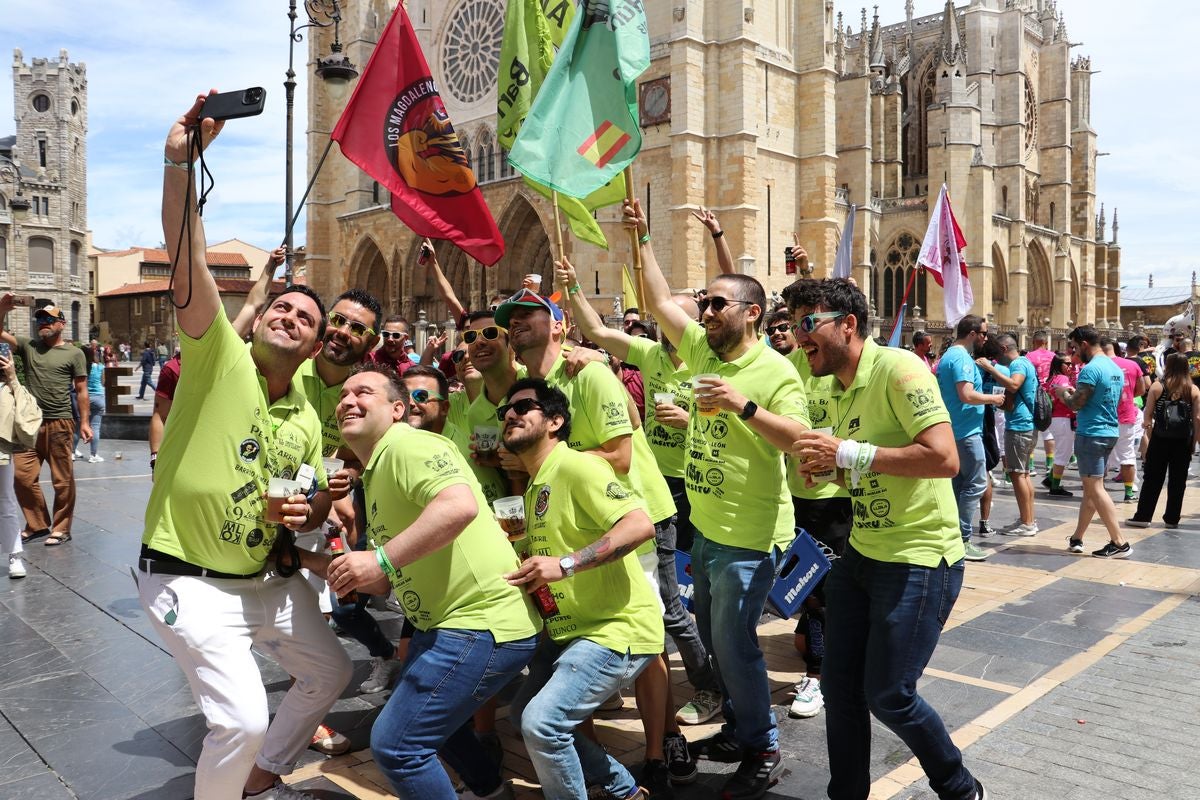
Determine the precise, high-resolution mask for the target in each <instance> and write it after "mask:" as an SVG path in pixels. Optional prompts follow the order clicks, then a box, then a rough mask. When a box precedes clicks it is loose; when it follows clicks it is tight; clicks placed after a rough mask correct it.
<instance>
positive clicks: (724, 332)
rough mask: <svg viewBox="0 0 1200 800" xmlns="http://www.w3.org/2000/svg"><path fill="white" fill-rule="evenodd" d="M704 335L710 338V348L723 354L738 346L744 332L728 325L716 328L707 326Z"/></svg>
mask: <svg viewBox="0 0 1200 800" xmlns="http://www.w3.org/2000/svg"><path fill="white" fill-rule="evenodd" d="M704 337H705V338H706V339H707V340H708V346H709V348H711V349H712V351H713V352H714V353H716V354H717V355H722V354H723V353H728V352H730V351H731V350H733V349H734V348H735V347H737V345H738V343H739V342H741V340H742V332H741V331H740V330H737V329H735V328H732V327H730V326H728V325H722V326H721V327H719V328H717V329H716V330H709V329H708V328H705V329H704Z"/></svg>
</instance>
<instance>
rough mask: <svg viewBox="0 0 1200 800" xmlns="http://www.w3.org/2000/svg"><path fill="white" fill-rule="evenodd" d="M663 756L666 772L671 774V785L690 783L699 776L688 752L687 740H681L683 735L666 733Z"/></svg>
mask: <svg viewBox="0 0 1200 800" xmlns="http://www.w3.org/2000/svg"><path fill="white" fill-rule="evenodd" d="M663 755H665V756H666V757H667V771H668V772H670V773H671V783H674V784H676V785H681V784H686V783H691V782H692V781H694V780H696V777H697V776H698V775H699V774H700V771H699V770H698V769H697V768H696V762H695V761H693V760H692V756H691V754H690V753H689V752H688V743H687V739H685V738H683V734H681V733H668V734H667V735H666V736H664V737H663Z"/></svg>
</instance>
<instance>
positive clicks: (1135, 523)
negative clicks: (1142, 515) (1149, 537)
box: [1125, 517, 1150, 528]
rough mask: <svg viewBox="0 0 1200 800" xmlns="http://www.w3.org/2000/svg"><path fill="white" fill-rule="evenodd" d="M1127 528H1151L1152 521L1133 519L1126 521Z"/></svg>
mask: <svg viewBox="0 0 1200 800" xmlns="http://www.w3.org/2000/svg"><path fill="white" fill-rule="evenodd" d="M1125 527H1126V528H1149V527H1150V520H1148V519H1136V518H1132V517H1131V518H1130V519H1127V520H1125Z"/></svg>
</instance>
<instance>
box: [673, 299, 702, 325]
mask: <svg viewBox="0 0 1200 800" xmlns="http://www.w3.org/2000/svg"><path fill="white" fill-rule="evenodd" d="M671 302H672V303H674V304H675V305H677V306H679V307H680V308H682V309H683V313H685V314H687V315H688V319H700V306H698V305H696V300H695V298H693V297H692V296H691V295H688V294H677V295H672V296H671Z"/></svg>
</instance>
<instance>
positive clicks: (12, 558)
mask: <svg viewBox="0 0 1200 800" xmlns="http://www.w3.org/2000/svg"><path fill="white" fill-rule="evenodd" d="M8 577H10V578H24V577H25V562H24V561H22V560H21V557H20V556H19V555H17V554H16V553H9V554H8Z"/></svg>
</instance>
